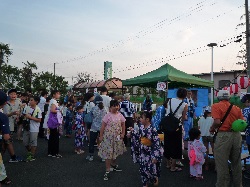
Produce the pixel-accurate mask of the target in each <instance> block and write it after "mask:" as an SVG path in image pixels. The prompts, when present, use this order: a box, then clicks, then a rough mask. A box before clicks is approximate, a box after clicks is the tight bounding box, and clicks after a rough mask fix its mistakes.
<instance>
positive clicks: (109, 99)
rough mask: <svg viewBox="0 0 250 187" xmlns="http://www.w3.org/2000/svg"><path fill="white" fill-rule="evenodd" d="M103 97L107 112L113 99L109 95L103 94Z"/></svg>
mask: <svg viewBox="0 0 250 187" xmlns="http://www.w3.org/2000/svg"><path fill="white" fill-rule="evenodd" d="M101 97H102V99H103V106H104V108H105V110H106V112H109V107H110V101H111V100H112V99H111V97H109V96H107V95H101Z"/></svg>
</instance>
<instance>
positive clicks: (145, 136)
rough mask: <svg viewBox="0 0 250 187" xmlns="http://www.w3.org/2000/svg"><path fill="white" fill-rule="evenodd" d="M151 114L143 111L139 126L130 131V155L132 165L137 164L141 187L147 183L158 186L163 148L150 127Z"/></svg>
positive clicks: (144, 186) (146, 186) (145, 186)
mask: <svg viewBox="0 0 250 187" xmlns="http://www.w3.org/2000/svg"><path fill="white" fill-rule="evenodd" d="M151 119H152V113H151V112H148V111H145V112H144V113H143V114H142V116H141V119H140V122H141V124H139V125H138V128H137V129H133V128H130V129H129V130H130V131H131V154H132V158H133V161H134V163H139V165H140V169H139V170H140V174H141V180H142V183H143V187H148V185H149V183H153V184H154V186H158V178H159V177H160V168H161V162H162V155H163V148H162V147H161V145H160V139H159V137H158V134H157V131H156V129H155V128H154V127H153V125H151Z"/></svg>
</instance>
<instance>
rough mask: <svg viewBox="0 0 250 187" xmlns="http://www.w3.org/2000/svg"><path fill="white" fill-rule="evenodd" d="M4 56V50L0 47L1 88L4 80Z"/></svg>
mask: <svg viewBox="0 0 250 187" xmlns="http://www.w3.org/2000/svg"><path fill="white" fill-rule="evenodd" d="M3 58H4V54H3V50H2V49H0V90H1V89H2V81H3V79H2V65H3V63H4V60H3Z"/></svg>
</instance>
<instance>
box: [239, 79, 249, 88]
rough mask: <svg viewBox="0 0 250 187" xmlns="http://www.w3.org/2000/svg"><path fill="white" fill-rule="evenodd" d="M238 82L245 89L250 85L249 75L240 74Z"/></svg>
mask: <svg viewBox="0 0 250 187" xmlns="http://www.w3.org/2000/svg"><path fill="white" fill-rule="evenodd" d="M237 84H238V86H239V87H240V88H241V89H245V88H247V87H248V84H249V80H248V77H247V76H240V77H238V78H237Z"/></svg>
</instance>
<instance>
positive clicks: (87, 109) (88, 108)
mask: <svg viewBox="0 0 250 187" xmlns="http://www.w3.org/2000/svg"><path fill="white" fill-rule="evenodd" d="M94 106H95V104H94V103H93V102H89V101H88V102H86V104H85V105H84V107H83V109H84V111H85V112H86V113H89V112H90V111H91V110H92V108H93V107H94Z"/></svg>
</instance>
